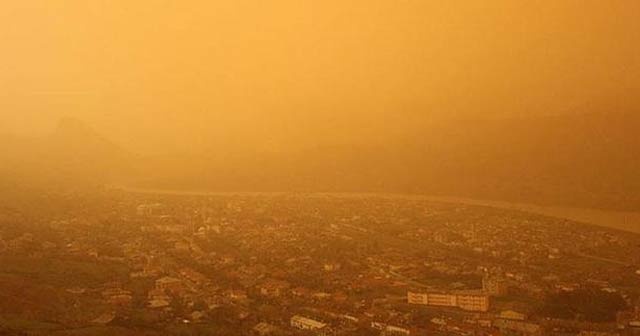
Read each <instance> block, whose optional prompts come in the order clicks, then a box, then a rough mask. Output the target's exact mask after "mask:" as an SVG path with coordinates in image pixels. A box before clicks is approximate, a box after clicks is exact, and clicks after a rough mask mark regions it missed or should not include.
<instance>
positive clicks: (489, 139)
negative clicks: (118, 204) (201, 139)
mask: <svg viewBox="0 0 640 336" xmlns="http://www.w3.org/2000/svg"><path fill="white" fill-rule="evenodd" d="M638 130H640V116H638V115H637V114H634V113H622V112H621V113H617V114H612V113H607V114H605V113H600V112H593V113H588V114H571V115H561V116H545V117H542V116H538V117H535V118H509V119H482V120H457V121H447V122H446V123H445V122H443V124H442V125H439V126H436V127H431V128H430V129H429V130H428V131H427V130H425V131H424V133H423V134H420V135H418V136H407V137H406V138H404V139H394V141H393V142H389V143H387V144H385V145H383V146H367V145H341V146H336V145H334V146H317V147H314V148H307V149H305V150H300V151H289V152H278V153H266V152H261V151H259V150H257V149H256V150H253V151H251V150H246V151H241V152H240V151H223V150H220V149H216V150H211V151H210V152H207V153H203V154H201V155H186V154H184V155H170V156H164V157H138V156H134V155H131V154H130V153H128V152H126V151H125V150H123V149H122V148H120V147H119V146H117V145H115V144H114V143H112V142H111V141H109V140H107V139H105V138H104V137H102V136H100V135H99V134H98V133H96V132H95V131H94V130H93V129H91V128H90V127H88V126H87V125H85V124H83V123H82V122H80V121H78V120H73V119H65V120H62V121H61V122H60V124H59V126H58V127H57V129H56V130H55V132H53V133H52V134H51V135H50V136H47V137H43V138H20V137H4V138H2V139H1V141H0V146H1V147H0V149H1V151H0V156H1V157H0V158H1V159H2V162H3V163H4V164H3V165H2V167H1V168H0V185H5V186H56V187H63V186H66V187H69V186H71V187H76V186H88V185H90V186H97V185H102V184H105V183H120V184H127V185H131V186H142V187H152V188H174V189H198V190H221V191H343V192H410V193H427V194H438V195H448V196H463V197H473V198H483V199H496V200H505V201H526V202H537V203H548V204H557V205H575V206H589V207H601V208H617V209H634V210H639V209H640V175H639V173H638V172H640V137H638V136H637V134H636V133H637V132H638Z"/></svg>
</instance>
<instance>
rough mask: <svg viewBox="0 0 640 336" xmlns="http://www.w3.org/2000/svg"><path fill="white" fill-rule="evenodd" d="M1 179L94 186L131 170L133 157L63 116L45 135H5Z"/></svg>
mask: <svg viewBox="0 0 640 336" xmlns="http://www.w3.org/2000/svg"><path fill="white" fill-rule="evenodd" d="M0 146H2V151H1V152H0V157H1V159H2V161H3V162H4V164H3V167H2V170H1V171H0V172H1V174H0V175H1V176H2V179H3V180H4V181H5V182H4V183H7V184H8V183H11V184H13V185H17V186H28V187H71V188H76V187H85V186H97V185H102V184H104V183H107V182H109V181H111V180H112V179H114V178H120V177H121V176H124V175H126V174H130V171H129V166H130V163H131V160H132V158H133V156H132V155H130V154H129V153H127V152H126V151H125V150H123V149H122V148H120V147H118V146H117V145H115V144H113V143H112V142H110V141H109V140H107V139H105V138H104V137H102V136H101V135H99V134H98V133H97V132H95V131H94V130H93V129H91V128H90V127H89V126H87V125H85V124H84V123H82V122H81V121H79V120H75V119H63V120H61V121H60V123H59V125H58V127H57V128H56V129H55V131H54V132H53V133H52V134H50V135H48V136H45V137H39V138H31V137H17V136H11V137H4V138H3V139H2V141H1V144H0Z"/></svg>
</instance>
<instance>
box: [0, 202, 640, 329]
mask: <svg viewBox="0 0 640 336" xmlns="http://www.w3.org/2000/svg"><path fill="white" fill-rule="evenodd" d="M79 212H80V211H79ZM107 213H108V215H106V214H107ZM114 214H116V215H114ZM97 217H99V216H97ZM104 218H107V219H104ZM104 218H103V219H101V220H100V221H97V220H93V219H88V218H83V217H80V216H78V217H75V218H71V219H68V220H62V221H60V220H57V221H55V222H51V225H50V227H51V229H52V230H54V231H55V232H58V233H59V237H58V240H55V239H54V240H53V241H50V240H46V241H40V240H39V238H38V235H37V234H32V233H29V234H26V233H25V234H22V235H17V236H14V237H11V238H10V239H7V238H5V239H3V237H6V236H2V235H0V253H16V252H17V251H27V250H28V251H32V252H30V253H32V254H34V253H35V254H36V255H37V253H41V255H44V253H43V251H51V253H49V254H48V255H49V256H53V257H56V258H62V259H65V258H66V259H69V260H90V261H91V262H95V263H97V264H98V265H105V267H106V265H109V267H114V266H113V265H116V266H118V268H124V269H125V270H126V272H125V273H124V274H119V275H118V276H117V278H114V279H104V281H103V283H102V284H100V285H95V284H93V283H87V284H86V285H84V286H83V285H79V286H78V287H77V288H76V287H74V288H67V290H68V291H67V293H69V295H72V296H73V298H74V300H76V302H77V304H78V305H80V306H81V305H82V304H84V303H83V302H84V301H86V302H91V304H92V306H91V309H92V310H94V311H95V312H93V316H91V317H90V318H89V317H87V318H86V320H87V322H86V323H93V324H95V323H101V324H113V323H118V321H121V320H127V318H130V316H140V315H142V316H145V321H147V320H148V321H154V324H155V325H154V327H156V328H157V325H160V326H166V325H173V324H181V325H205V326H206V325H220V326H227V327H229V328H238V330H240V331H241V332H242V333H244V334H255V335H309V334H312V335H352V334H357V333H361V334H364V333H368V334H373V335H378V334H379V335H427V334H429V335H460V336H463V335H534V336H537V335H563V336H564V335H578V334H580V335H599V334H594V333H597V332H599V333H607V332H608V333H618V334H620V333H628V332H633V331H634V330H636V329H638V330H640V323H639V322H638V321H640V316H638V314H634V312H635V313H637V311H634V310H633V307H634V306H636V301H635V300H636V299H637V298H638V297H640V288H638V286H636V287H635V289H634V287H633V286H629V284H633V283H636V284H637V283H640V276H638V275H637V274H635V270H636V269H638V265H640V256H637V255H633V254H630V253H628V251H629V250H630V249H631V247H632V246H634V244H636V245H637V244H639V243H640V237H638V236H635V235H632V234H625V233H620V232H613V231H603V230H602V229H598V228H593V227H586V226H581V225H579V224H576V223H567V222H564V221H559V220H554V219H551V218H542V217H539V216H534V215H529V214H524V213H519V212H508V211H504V210H496V209H488V208H476V207H464V206H459V205H448V204H438V203H429V202H426V201H420V200H407V199H387V198H340V197H334V196H326V195H325V196H319V195H312V196H301V195H220V196H201V197H200V196H198V197H196V196H166V197H165V196H148V195H147V196H145V195H127V196H126V197H122V196H120V198H118V199H117V202H114V204H113V205H112V206H111V207H110V208H109V209H108V211H106V210H105V216H104ZM0 234H1V232H0ZM45 243H46V244H45ZM34 246H35V247H34ZM33 251H35V252H33ZM66 259H65V260H66ZM603 267H607V269H608V270H609V272H606V274H603V272H602V269H603ZM587 287H588V288H597V289H598V290H601V291H607V292H608V293H609V292H610V293H612V294H615V295H620V296H621V297H623V298H624V300H626V302H627V303H628V305H629V308H628V309H626V310H624V311H621V312H620V314H618V319H617V321H610V322H608V323H600V324H597V323H596V324H594V323H590V322H588V321H584V323H582V322H581V323H576V319H578V320H579V317H577V318H573V319H564V320H563V319H559V318H550V317H548V316H543V315H540V313H539V308H540V307H539V306H538V303H539V302H542V301H543V300H544V298H545V297H546V296H548V295H550V294H554V293H559V292H563V291H572V290H579V289H581V288H587ZM95 302H99V303H100V304H95ZM87 305H88V303H87ZM87 315H91V314H87ZM92 321H93V322H92ZM77 323H81V322H77ZM636 323H638V324H639V325H638V326H636ZM589 333H591V334H589Z"/></svg>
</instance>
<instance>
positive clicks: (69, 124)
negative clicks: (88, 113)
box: [54, 117, 98, 136]
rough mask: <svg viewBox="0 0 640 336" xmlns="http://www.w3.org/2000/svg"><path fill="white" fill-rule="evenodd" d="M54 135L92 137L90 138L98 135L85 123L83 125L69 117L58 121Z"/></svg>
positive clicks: (78, 120) (80, 121) (82, 122)
mask: <svg viewBox="0 0 640 336" xmlns="http://www.w3.org/2000/svg"><path fill="white" fill-rule="evenodd" d="M54 134H56V135H64V134H67V135H71V134H74V135H92V136H97V135H98V134H97V132H96V131H95V130H94V129H93V128H92V127H91V126H89V125H88V124H87V123H85V122H84V121H82V120H80V119H77V118H71V117H64V118H61V119H60V120H59V121H58V125H57V127H56V129H55V131H54Z"/></svg>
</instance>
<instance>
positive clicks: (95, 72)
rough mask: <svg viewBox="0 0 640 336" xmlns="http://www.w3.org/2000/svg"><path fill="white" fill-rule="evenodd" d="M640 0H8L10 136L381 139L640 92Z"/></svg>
mask: <svg viewBox="0 0 640 336" xmlns="http://www.w3.org/2000/svg"><path fill="white" fill-rule="evenodd" d="M639 34H640V1H637V0H626V1H623V0H546V1H514V0H492V1H489V0H478V1H470V0H465V1H455V0H452V1H429V0H415V1H411V0H393V1H392V0H384V1H383V0H322V1H302V0H284V1H282V0H271V1H258V0H253V1H248V0H233V1H215V0H207V1H204V0H190V1H168V0H136V1H125V0H111V1H106V0H104V1H101V0H89V1H88V0H65V1H51V0H19V1H18V0H14V1H2V2H0V41H1V43H2V44H1V48H2V51H1V52H0V133H4V132H18V133H43V132H46V131H48V130H49V129H50V128H51V127H52V126H53V125H54V124H55V121H56V120H57V119H58V118H60V117H61V116H74V117H79V118H81V119H83V120H85V121H87V122H88V123H89V124H91V125H93V126H95V127H96V128H97V129H99V130H100V131H101V132H103V133H105V134H106V135H108V136H109V137H112V138H113V139H115V140H116V141H117V142H119V143H121V144H123V145H125V146H127V147H129V148H131V149H133V150H136V151H157V152H162V151H172V150H184V149H194V148H201V147H205V146H209V145H211V144H214V145H215V144H226V143H233V142H241V141H242V140H241V139H244V138H245V137H250V138H251V139H254V140H255V139H260V141H258V142H259V143H261V144H262V145H264V146H265V147H274V148H278V147H281V146H283V145H285V144H287V143H290V142H296V143H318V142H329V143H331V142H343V141H370V140H371V139H378V140H380V139H384V138H385V137H387V136H396V135H398V134H401V133H404V132H409V131H416V132H417V131H426V130H428V128H425V126H424V125H425V124H426V123H428V121H429V120H430V119H432V118H441V117H443V116H451V115H471V116H476V115H514V114H515V115H528V114H535V113H558V112H565V111H572V110H579V109H581V108H582V107H583V106H585V105H588V104H589V103H590V102H592V101H593V100H598V101H603V100H604V101H607V100H611V101H614V100H620V99H628V98H630V97H631V96H632V95H633V94H634V92H638V90H640V67H639V65H640V43H638V37H639V36H640V35H639Z"/></svg>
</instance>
